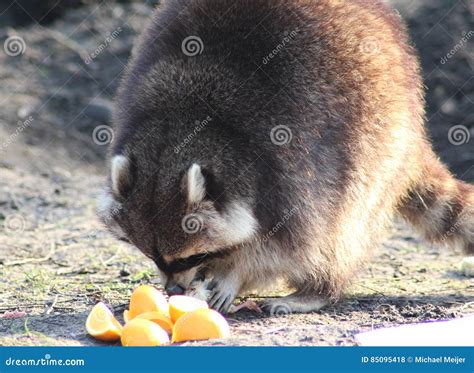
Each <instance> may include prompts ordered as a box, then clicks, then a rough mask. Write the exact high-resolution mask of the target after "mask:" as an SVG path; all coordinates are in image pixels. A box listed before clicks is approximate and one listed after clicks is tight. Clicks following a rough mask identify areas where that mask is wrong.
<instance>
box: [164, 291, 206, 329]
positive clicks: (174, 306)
mask: <svg viewBox="0 0 474 373" xmlns="http://www.w3.org/2000/svg"><path fill="white" fill-rule="evenodd" d="M205 308H209V306H208V305H207V303H206V302H204V301H203V300H199V299H196V298H192V297H188V296H186V295H173V296H172V297H170V299H169V313H170V317H171V321H173V322H174V323H175V322H176V321H178V319H179V318H180V317H181V316H183V315H184V314H185V313H187V312H191V311H195V310H198V309H205Z"/></svg>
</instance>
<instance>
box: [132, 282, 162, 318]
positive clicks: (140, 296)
mask: <svg viewBox="0 0 474 373" xmlns="http://www.w3.org/2000/svg"><path fill="white" fill-rule="evenodd" d="M145 312H161V313H162V314H167V313H168V303H167V302H166V298H165V296H164V295H163V294H161V293H160V292H159V291H158V290H157V289H155V288H154V287H153V286H149V285H142V286H139V287H138V288H137V289H135V291H134V292H133V293H132V297H131V298H130V310H129V313H128V319H129V320H132V319H134V318H135V317H137V316H138V315H140V314H142V313H145Z"/></svg>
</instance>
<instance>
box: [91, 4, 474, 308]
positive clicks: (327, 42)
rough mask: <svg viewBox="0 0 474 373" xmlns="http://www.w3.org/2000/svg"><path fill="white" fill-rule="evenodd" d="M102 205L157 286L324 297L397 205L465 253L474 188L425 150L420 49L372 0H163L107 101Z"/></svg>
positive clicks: (312, 299)
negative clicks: (151, 268) (110, 106)
mask: <svg viewBox="0 0 474 373" xmlns="http://www.w3.org/2000/svg"><path fill="white" fill-rule="evenodd" d="M114 118H115V119H114V121H115V137H114V142H113V144H112V146H111V149H110V176H109V178H108V183H107V186H106V188H105V191H104V194H103V196H102V198H101V200H100V203H99V206H98V212H99V216H100V217H101V218H102V220H103V221H104V223H105V224H106V225H107V226H108V227H109V228H110V230H111V231H112V232H113V233H114V234H115V235H116V236H117V237H118V238H119V239H122V240H125V241H127V242H130V243H131V244H133V245H134V246H136V247H137V248H139V249H140V250H141V251H142V252H143V253H144V254H145V255H146V256H147V257H149V258H151V259H152V260H154V262H155V263H156V264H157V267H158V269H159V272H160V274H161V277H162V280H163V284H164V285H165V288H166V291H167V292H168V293H169V294H170V295H173V294H183V293H186V292H187V291H188V289H190V287H192V286H194V285H195V284H196V283H199V281H203V283H206V284H207V283H208V284H209V287H208V289H207V290H209V299H208V301H209V303H210V305H211V306H212V307H214V308H215V309H217V310H220V311H222V312H226V311H227V310H228V309H229V307H230V305H231V304H232V302H233V301H234V299H235V298H236V296H238V295H239V294H242V293H245V292H246V291H250V290H255V289H258V290H259V291H260V290H261V289H264V288H269V287H271V286H272V285H274V284H275V283H276V281H277V280H278V279H283V280H284V281H285V282H286V283H287V285H288V286H289V287H290V288H292V289H293V290H294V293H292V294H290V295H288V296H287V297H285V298H282V299H270V300H268V301H267V302H266V303H265V306H266V307H268V308H269V309H272V307H274V306H278V305H281V304H284V305H285V307H287V308H288V310H289V311H290V312H311V311H315V310H319V309H320V308H322V307H323V306H324V305H326V304H327V303H328V302H333V301H336V300H337V299H339V298H340V297H341V295H342V294H343V293H344V289H345V288H346V287H347V286H348V285H350V284H351V283H352V281H353V279H354V278H355V275H356V273H357V271H358V269H360V268H361V267H362V266H367V261H368V258H369V256H370V252H371V251H372V249H373V248H374V247H377V246H378V245H379V244H380V241H381V239H382V238H383V237H384V232H385V230H386V228H387V227H388V226H389V225H390V224H391V222H392V220H393V217H394V216H396V215H399V216H401V217H402V218H404V219H405V220H406V221H408V222H409V223H411V224H412V225H413V226H415V227H416V228H417V229H418V230H419V232H420V233H421V234H422V235H423V236H424V237H425V238H426V239H428V240H430V241H431V242H434V243H438V244H446V245H449V246H453V247H458V248H461V249H463V250H464V251H465V252H466V253H471V254H472V253H474V209H473V207H474V187H473V186H472V185H469V184H467V183H463V182H461V181H458V180H456V179H455V178H454V177H453V175H451V173H450V172H449V171H448V169H447V168H446V167H445V165H443V164H442V163H441V162H440V160H439V159H438V158H437V157H436V155H435V154H434V152H433V150H432V146H431V144H430V141H429V140H428V136H427V133H426V130H425V127H424V99H423V84H422V80H421V78H420V68H419V64H418V61H417V57H416V55H415V52H414V50H413V48H412V47H411V46H410V42H409V40H408V37H407V32H406V30H405V26H404V25H403V22H402V21H401V19H400V17H399V15H398V14H397V13H396V12H395V11H394V10H392V9H391V8H389V7H388V6H387V5H386V4H384V2H383V1H378V0H372V1H369V0H350V1H349V0H347V1H346V0H168V1H165V2H164V3H163V4H162V5H161V6H160V7H159V9H157V10H156V13H155V14H154V15H153V17H152V20H151V22H150V24H149V25H148V26H147V28H146V30H145V31H144V32H143V34H142V35H141V37H140V39H139V41H138V43H137V45H136V47H135V49H134V51H133V55H132V58H131V61H130V63H129V65H128V67H127V70H126V72H125V75H124V78H123V81H122V83H121V85H120V89H119V91H118V95H117V99H116V110H115V115H114Z"/></svg>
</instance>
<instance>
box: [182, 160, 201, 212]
mask: <svg viewBox="0 0 474 373" xmlns="http://www.w3.org/2000/svg"><path fill="white" fill-rule="evenodd" d="M186 193H187V195H188V203H189V204H196V203H199V202H202V201H203V200H204V198H205V197H206V179H205V178H204V174H203V173H202V169H201V166H199V165H198V164H196V163H195V164H193V165H192V166H191V167H190V168H189V170H188V172H187V174H186Z"/></svg>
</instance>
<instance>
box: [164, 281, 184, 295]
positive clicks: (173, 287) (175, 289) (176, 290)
mask: <svg viewBox="0 0 474 373" xmlns="http://www.w3.org/2000/svg"><path fill="white" fill-rule="evenodd" d="M165 290H166V293H167V294H168V295H169V296H170V297H171V296H173V295H183V294H184V292H185V291H186V289H185V288H184V287H182V286H181V285H180V284H178V283H176V282H172V283H167V284H166V286H165Z"/></svg>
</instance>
